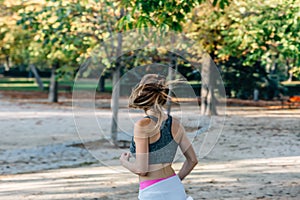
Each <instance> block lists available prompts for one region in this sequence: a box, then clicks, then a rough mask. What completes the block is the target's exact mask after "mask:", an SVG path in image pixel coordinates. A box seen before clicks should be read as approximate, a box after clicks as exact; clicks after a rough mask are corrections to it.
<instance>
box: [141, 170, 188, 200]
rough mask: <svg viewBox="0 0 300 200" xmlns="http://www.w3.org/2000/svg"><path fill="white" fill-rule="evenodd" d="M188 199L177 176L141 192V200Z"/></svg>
mask: <svg viewBox="0 0 300 200" xmlns="http://www.w3.org/2000/svg"><path fill="white" fill-rule="evenodd" d="M187 198H188V197H187V196H186V193H185V190H184V186H183V184H182V183H181V180H180V179H179V177H178V176H177V175H176V176H172V177H170V178H167V179H164V180H162V181H160V182H158V183H155V184H153V185H150V186H148V187H146V188H145V189H142V190H140V191H139V200H154V199H155V200H186V199H187ZM189 199H191V197H189Z"/></svg>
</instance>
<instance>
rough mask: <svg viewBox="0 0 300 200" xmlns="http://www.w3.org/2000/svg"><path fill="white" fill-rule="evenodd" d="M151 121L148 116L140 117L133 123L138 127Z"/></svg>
mask: <svg viewBox="0 0 300 200" xmlns="http://www.w3.org/2000/svg"><path fill="white" fill-rule="evenodd" d="M150 123H151V119H149V118H142V119H140V120H138V121H137V122H136V123H135V124H134V125H135V126H138V127H145V126H148V125H149V124H150Z"/></svg>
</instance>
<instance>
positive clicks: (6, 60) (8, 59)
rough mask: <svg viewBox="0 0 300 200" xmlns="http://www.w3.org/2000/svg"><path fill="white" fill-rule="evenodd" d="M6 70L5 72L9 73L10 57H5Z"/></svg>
mask: <svg viewBox="0 0 300 200" xmlns="http://www.w3.org/2000/svg"><path fill="white" fill-rule="evenodd" d="M4 68H5V71H9V68H10V58H9V55H6V56H5V64H4Z"/></svg>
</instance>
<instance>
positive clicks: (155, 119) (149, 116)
mask: <svg viewBox="0 0 300 200" xmlns="http://www.w3.org/2000/svg"><path fill="white" fill-rule="evenodd" d="M144 118H149V119H152V120H153V121H155V122H157V121H158V118H157V117H155V116H153V115H147V116H145V117H144Z"/></svg>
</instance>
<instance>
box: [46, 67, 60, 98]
mask: <svg viewBox="0 0 300 200" xmlns="http://www.w3.org/2000/svg"><path fill="white" fill-rule="evenodd" d="M56 69H57V64H54V65H52V69H51V78H50V86H49V94H48V101H49V102H53V103H55V102H58V83H57V80H56Z"/></svg>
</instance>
